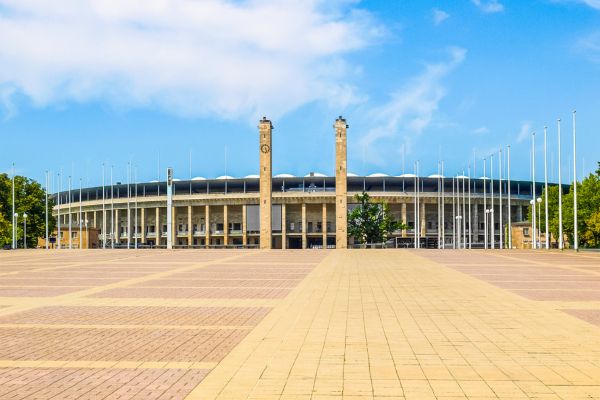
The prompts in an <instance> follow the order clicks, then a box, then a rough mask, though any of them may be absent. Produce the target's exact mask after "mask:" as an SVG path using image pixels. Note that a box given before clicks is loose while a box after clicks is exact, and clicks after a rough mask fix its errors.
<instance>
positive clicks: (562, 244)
mask: <svg viewBox="0 0 600 400" xmlns="http://www.w3.org/2000/svg"><path fill="white" fill-rule="evenodd" d="M556 122H557V126H558V248H559V249H560V250H563V249H564V247H565V242H564V239H563V214H562V194H563V193H562V192H563V188H562V173H561V160H560V158H561V157H560V155H561V153H562V151H561V148H560V146H561V145H560V118H559V119H558V120H557V121H556Z"/></svg>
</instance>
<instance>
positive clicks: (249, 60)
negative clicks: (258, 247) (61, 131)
mask: <svg viewBox="0 0 600 400" xmlns="http://www.w3.org/2000/svg"><path fill="white" fill-rule="evenodd" d="M381 32H382V29H381V28H380V27H379V26H378V25H377V24H376V23H375V22H374V20H373V19H372V17H371V16H370V15H369V14H368V13H367V12H365V11H363V10H361V9H358V8H356V6H355V5H353V3H350V2H344V1H335V2H333V3H331V2H325V1H323V0H312V1H306V2H297V1H292V0H283V1H279V2H270V1H267V0H249V1H243V2H233V1H228V0H205V1H193V0H172V1H166V0H129V1H110V0H60V1H55V2H47V1H44V0H0V37H2V40H1V41H0V88H2V93H4V94H5V95H4V96H3V103H4V104H5V107H7V105H9V104H11V102H10V96H9V95H8V94H24V95H25V96H27V97H28V98H29V99H30V100H31V101H32V103H33V104H34V105H36V106H41V107H44V106H48V105H51V104H55V103H61V102H70V101H75V102H87V101H95V100H101V101H105V100H107V101H108V102H110V103H111V104H115V105H117V106H124V107H158V108H161V109H163V110H166V111H167V112H169V113H175V114H178V115H186V116H202V115H217V116H219V117H223V118H238V117H239V116H245V117H252V118H254V117H256V116H257V115H262V114H263V113H265V114H269V115H270V116H272V117H277V116H280V115H282V114H285V113H286V112H289V111H291V110H293V109H295V108H297V107H299V106H301V105H303V104H306V103H309V102H313V101H324V102H327V103H328V104H333V105H335V106H337V107H344V106H345V105H347V104H349V103H353V102H355V101H357V98H358V97H359V96H358V95H356V94H355V89H354V87H353V86H352V85H351V84H350V83H348V82H349V81H351V79H349V75H351V72H350V71H349V67H348V66H347V64H346V62H345V60H344V57H345V56H346V55H347V54H349V53H352V52H355V51H359V50H360V49H363V48H365V47H366V46H368V45H369V44H370V41H371V40H372V39H374V38H376V37H378V36H379V35H380V34H381Z"/></svg>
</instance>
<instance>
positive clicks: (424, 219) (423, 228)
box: [419, 201, 427, 238]
mask: <svg viewBox="0 0 600 400" xmlns="http://www.w3.org/2000/svg"><path fill="white" fill-rule="evenodd" d="M419 214H421V215H419V217H421V221H420V222H419V227H420V228H421V237H422V238H424V237H425V236H426V235H427V217H426V215H425V201H421V211H419Z"/></svg>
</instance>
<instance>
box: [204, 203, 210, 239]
mask: <svg viewBox="0 0 600 400" xmlns="http://www.w3.org/2000/svg"><path fill="white" fill-rule="evenodd" d="M204 221H205V222H204V230H205V233H204V234H205V235H206V239H205V241H206V248H207V249H208V247H209V246H210V206H209V205H208V204H207V205H206V206H205V207H204Z"/></svg>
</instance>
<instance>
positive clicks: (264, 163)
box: [258, 117, 273, 249]
mask: <svg viewBox="0 0 600 400" xmlns="http://www.w3.org/2000/svg"><path fill="white" fill-rule="evenodd" d="M272 130H273V125H272V124H271V121H269V120H268V119H266V118H265V117H263V119H262V120H260V122H259V124H258V133H259V146H260V147H259V149H260V248H261V249H270V248H271V245H272V239H271V236H272V230H271V205H272V203H273V197H272V191H273V184H272V180H273V175H272V169H273V160H272V153H271V133H272Z"/></svg>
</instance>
